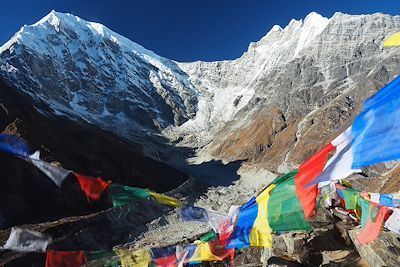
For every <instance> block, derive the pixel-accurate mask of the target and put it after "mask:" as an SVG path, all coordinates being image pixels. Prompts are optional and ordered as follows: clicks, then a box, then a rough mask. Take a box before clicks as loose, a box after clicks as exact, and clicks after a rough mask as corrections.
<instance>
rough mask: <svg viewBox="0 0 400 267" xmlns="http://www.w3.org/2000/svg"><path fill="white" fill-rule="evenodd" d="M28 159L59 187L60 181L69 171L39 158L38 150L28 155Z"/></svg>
mask: <svg viewBox="0 0 400 267" xmlns="http://www.w3.org/2000/svg"><path fill="white" fill-rule="evenodd" d="M29 159H30V160H31V163H32V164H33V165H35V166H36V167H37V168H38V169H39V170H41V171H42V172H43V173H44V174H46V175H47V176H48V177H49V178H50V179H51V180H52V181H53V182H54V183H55V184H56V185H57V186H58V187H61V184H62V182H63V181H64V180H65V178H67V177H68V175H69V174H70V173H71V171H70V170H66V169H64V168H62V167H59V166H55V165H53V164H51V163H48V162H45V161H43V160H41V159H40V152H39V151H36V152H35V153H33V154H32V155H30V156H29Z"/></svg>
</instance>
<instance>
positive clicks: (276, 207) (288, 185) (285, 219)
mask: <svg viewBox="0 0 400 267" xmlns="http://www.w3.org/2000/svg"><path fill="white" fill-rule="evenodd" d="M296 174H297V170H295V171H292V172H290V173H288V174H285V175H283V176H281V177H279V178H277V179H275V181H273V182H272V183H273V184H274V185H275V188H274V189H273V190H272V192H271V193H270V197H269V201H268V223H269V227H270V228H271V229H272V231H273V232H278V233H281V232H288V231H307V232H308V231H311V230H312V228H311V225H310V223H309V222H307V221H306V219H305V217H304V211H303V208H302V206H301V204H300V201H299V199H298V197H297V194H296V185H295V179H296V178H295V176H296Z"/></svg>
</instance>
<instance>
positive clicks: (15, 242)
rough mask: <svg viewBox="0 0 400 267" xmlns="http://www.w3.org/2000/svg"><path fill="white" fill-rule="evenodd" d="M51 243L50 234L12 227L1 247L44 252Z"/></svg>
mask: <svg viewBox="0 0 400 267" xmlns="http://www.w3.org/2000/svg"><path fill="white" fill-rule="evenodd" d="M50 243H51V238H50V236H48V235H46V234H43V233H39V232H36V231H32V230H28V229H22V228H18V227H12V228H11V233H10V236H9V238H8V240H7V242H6V244H5V245H4V246H3V249H11V250H17V251H22V252H44V251H46V248H47V245H48V244H50Z"/></svg>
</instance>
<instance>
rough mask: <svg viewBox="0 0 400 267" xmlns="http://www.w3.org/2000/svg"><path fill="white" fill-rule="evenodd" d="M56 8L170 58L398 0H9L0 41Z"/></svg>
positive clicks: (226, 47)
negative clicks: (307, 20)
mask: <svg viewBox="0 0 400 267" xmlns="http://www.w3.org/2000/svg"><path fill="white" fill-rule="evenodd" d="M52 9H54V10H56V11H60V12H69V13H73V14H75V15H77V16H79V17H82V18H84V19H86V20H89V21H95V22H100V23H102V24H104V25H106V26H107V27H108V28H111V29H112V30H114V31H116V32H118V33H120V34H122V35H124V36H126V37H128V38H129V39H131V40H132V41H135V42H137V43H139V44H141V45H143V46H144V47H146V48H148V49H150V50H153V51H154V52H156V53H157V54H159V55H162V56H164V57H167V58H171V59H175V60H178V61H194V60H205V61H212V60H223V59H234V58H237V57H239V56H240V55H241V54H242V53H243V52H244V51H246V50H247V47H248V45H249V43H250V42H251V41H257V40H259V39H260V38H261V37H262V36H264V35H265V34H266V33H267V32H268V30H269V29H270V28H271V27H272V26H273V25H274V24H278V25H281V26H282V27H283V26H285V25H286V24H287V23H288V22H289V21H290V19H292V18H296V19H302V18H304V17H305V16H306V15H307V14H308V13H310V12H311V11H316V12H318V13H320V14H321V15H323V16H325V17H331V16H332V15H333V14H334V13H335V12H337V11H341V12H344V13H348V14H370V13H375V12H382V13H387V14H392V15H400V0H275V1H269V0H263V1H262V0H143V1H139V0H125V1H122V0H25V1H22V0H7V1H2V2H1V5H0V29H1V30H0V43H1V44H3V43H5V42H6V41H7V40H8V39H10V38H11V36H12V35H13V34H14V33H15V32H16V31H18V29H19V28H20V27H21V26H22V25H24V24H28V25H29V24H32V23H34V22H36V21H38V20H39V19H40V18H42V17H44V16H45V15H46V14H48V13H49V12H50V11H51V10H52ZM399 30H400V29H399Z"/></svg>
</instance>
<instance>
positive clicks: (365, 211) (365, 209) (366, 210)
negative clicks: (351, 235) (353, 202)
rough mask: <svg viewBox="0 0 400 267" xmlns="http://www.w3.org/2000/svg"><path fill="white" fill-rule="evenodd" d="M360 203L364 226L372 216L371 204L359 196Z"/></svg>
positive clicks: (362, 226)
mask: <svg viewBox="0 0 400 267" xmlns="http://www.w3.org/2000/svg"><path fill="white" fill-rule="evenodd" d="M358 204H359V205H360V206H361V228H364V227H365V225H366V224H367V222H368V219H369V217H370V208H371V204H370V203H369V201H368V200H365V199H363V198H361V197H358Z"/></svg>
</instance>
